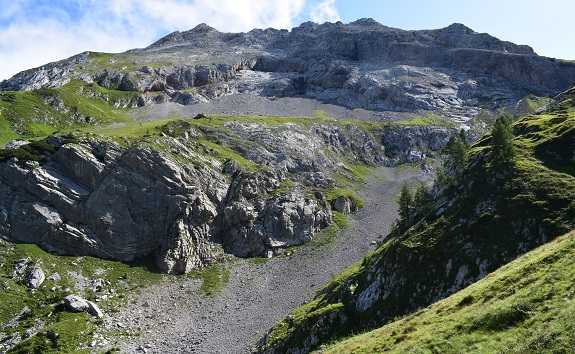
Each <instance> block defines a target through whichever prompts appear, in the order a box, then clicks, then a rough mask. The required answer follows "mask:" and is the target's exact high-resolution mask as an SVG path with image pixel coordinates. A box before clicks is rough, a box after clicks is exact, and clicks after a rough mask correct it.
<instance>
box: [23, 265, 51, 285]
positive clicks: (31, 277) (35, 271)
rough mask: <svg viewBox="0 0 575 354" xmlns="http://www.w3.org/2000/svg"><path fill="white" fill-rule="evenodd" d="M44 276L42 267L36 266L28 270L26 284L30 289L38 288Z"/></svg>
mask: <svg viewBox="0 0 575 354" xmlns="http://www.w3.org/2000/svg"><path fill="white" fill-rule="evenodd" d="M45 278H46V275H45V274H44V271H43V270H42V268H40V267H38V266H36V267H34V268H32V269H31V270H30V272H28V276H27V277H26V279H27V284H26V285H27V286H28V287H29V288H31V289H38V288H39V287H40V285H42V283H43V282H44V279H45Z"/></svg>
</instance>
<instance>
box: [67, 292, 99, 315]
mask: <svg viewBox="0 0 575 354" xmlns="http://www.w3.org/2000/svg"><path fill="white" fill-rule="evenodd" d="M64 305H65V306H66V307H67V308H68V309H69V310H70V311H73V312H87V313H89V314H91V315H92V316H95V317H98V318H101V317H103V316H104V313H103V312H102V311H101V310H100V308H99V307H98V305H96V304H95V303H93V302H92V301H89V300H86V299H84V298H82V297H80V296H77V295H68V296H66V297H65V298H64Z"/></svg>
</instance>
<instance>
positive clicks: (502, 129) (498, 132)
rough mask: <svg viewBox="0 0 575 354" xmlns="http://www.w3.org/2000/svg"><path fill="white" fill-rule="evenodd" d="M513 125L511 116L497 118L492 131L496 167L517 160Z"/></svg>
mask: <svg viewBox="0 0 575 354" xmlns="http://www.w3.org/2000/svg"><path fill="white" fill-rule="evenodd" d="M512 124H513V119H512V118H511V116H510V115H507V114H505V115H502V116H500V117H499V118H497V120H496V121H495V124H493V128H492V129H491V145H492V149H493V150H492V154H493V155H492V156H493V162H494V163H495V164H496V165H501V164H504V163H511V162H513V160H514V159H515V155H516V151H515V146H514V145H513V126H512Z"/></svg>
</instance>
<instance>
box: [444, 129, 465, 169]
mask: <svg viewBox="0 0 575 354" xmlns="http://www.w3.org/2000/svg"><path fill="white" fill-rule="evenodd" d="M468 150H469V143H468V141H467V136H466V134H465V131H464V130H463V129H461V130H460V131H459V134H458V135H457V136H455V135H452V136H451V137H450V138H449V141H448V142H447V145H446V146H445V152H446V153H447V161H446V165H447V166H451V167H452V168H453V167H454V168H459V167H462V166H463V165H464V164H465V161H466V160H467V151H468Z"/></svg>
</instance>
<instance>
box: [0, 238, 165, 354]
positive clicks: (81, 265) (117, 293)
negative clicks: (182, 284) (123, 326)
mask: <svg viewBox="0 0 575 354" xmlns="http://www.w3.org/2000/svg"><path fill="white" fill-rule="evenodd" d="M152 258H153V257H152ZM22 259H29V262H28V263H27V265H26V268H24V269H23V271H22V274H16V273H15V269H16V265H17V264H18V262H19V260H22ZM0 260H1V261H0V286H2V293H1V295H0V333H3V335H4V336H6V337H5V338H4V339H1V340H2V341H4V342H5V343H8V342H11V341H12V340H14V338H22V340H21V341H20V343H18V345H16V346H15V347H14V348H13V349H12V351H11V352H16V353H36V352H42V353H51V352H75V351H77V350H84V349H82V348H85V347H87V345H88V344H89V343H90V340H91V338H92V337H91V336H92V333H93V332H94V331H96V330H98V329H99V328H100V326H101V324H102V323H101V322H100V320H98V319H96V318H94V317H92V316H91V315H88V314H86V313H72V312H68V311H67V310H66V309H65V308H64V305H63V299H64V297H65V296H66V295H68V294H77V295H80V296H83V297H84V298H86V299H88V300H91V301H95V302H96V303H97V304H98V306H99V307H100V308H101V309H102V311H103V312H104V313H105V314H106V313H112V312H115V311H118V309H120V308H121V307H123V306H125V304H126V303H127V301H128V299H129V298H130V296H132V295H134V294H135V293H137V292H139V291H141V289H142V288H143V287H146V286H149V285H151V284H156V283H159V282H161V281H163V280H164V279H166V277H171V276H167V275H163V274H159V273H157V272H155V271H153V269H154V267H153V266H152V265H151V264H153V259H149V258H143V259H140V260H137V261H134V262H132V263H121V262H115V261H105V260H101V259H98V258H94V257H76V256H58V255H53V254H50V253H47V252H45V251H43V250H42V249H40V248H39V247H38V246H36V245H31V244H12V243H9V242H5V241H1V240H0ZM35 265H36V266H40V267H41V268H42V269H43V271H44V273H45V274H46V277H47V278H49V277H50V276H53V275H55V274H58V276H59V280H49V279H46V280H45V281H44V283H43V284H42V285H41V286H40V287H39V288H38V289H36V290H34V291H32V290H30V289H28V287H27V286H26V285H25V284H24V283H25V280H24V279H25V276H26V273H27V270H26V269H28V268H30V267H32V266H35ZM94 281H95V282H97V284H99V285H98V286H96V285H93V284H95V283H93V282H94ZM81 284H84V286H81ZM40 323H41V324H42V326H41V328H40V327H39V324H40ZM34 328H36V330H35V329H34ZM27 330H28V331H29V333H31V334H32V336H30V337H29V338H27V336H26V334H25V333H26V331H27Z"/></svg>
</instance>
